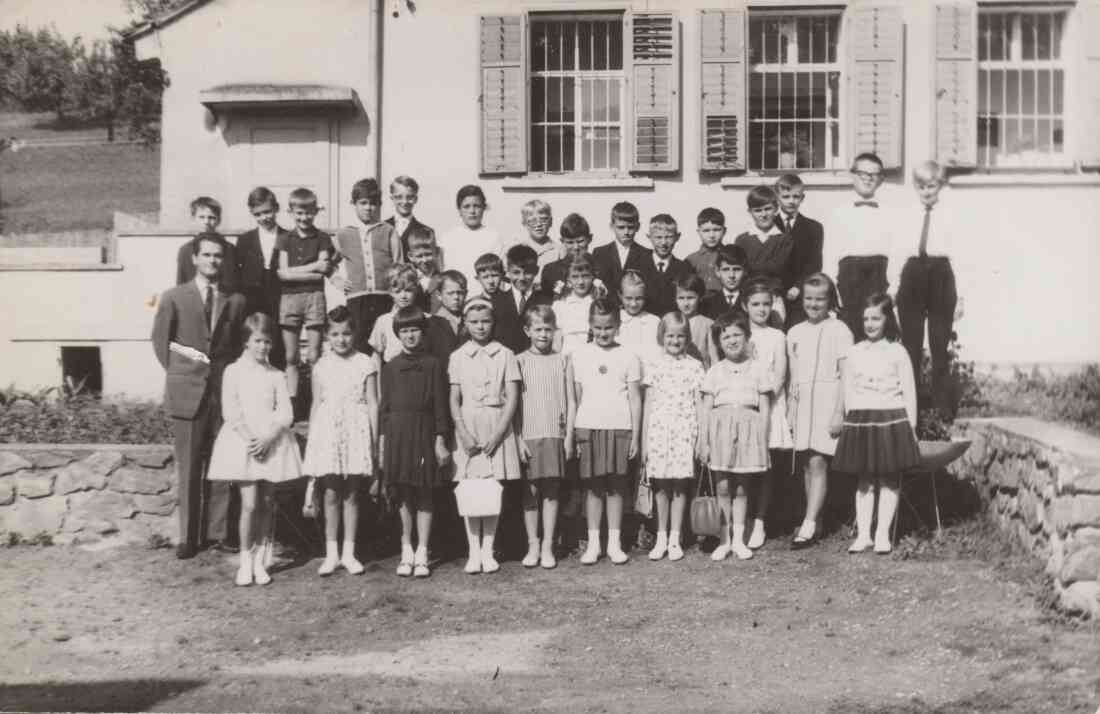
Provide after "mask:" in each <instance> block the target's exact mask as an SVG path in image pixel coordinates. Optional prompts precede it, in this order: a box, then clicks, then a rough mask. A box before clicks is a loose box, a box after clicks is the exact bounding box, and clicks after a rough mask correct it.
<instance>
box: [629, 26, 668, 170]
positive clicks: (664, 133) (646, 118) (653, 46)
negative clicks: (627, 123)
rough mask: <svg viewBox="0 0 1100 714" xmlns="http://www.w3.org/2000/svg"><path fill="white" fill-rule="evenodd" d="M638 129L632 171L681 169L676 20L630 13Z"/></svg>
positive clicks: (634, 118)
mask: <svg viewBox="0 0 1100 714" xmlns="http://www.w3.org/2000/svg"><path fill="white" fill-rule="evenodd" d="M626 19H627V36H628V38H629V40H630V53H629V59H630V62H631V73H630V76H631V80H632V82H631V91H632V94H633V110H634V116H633V120H634V127H633V128H634V131H633V144H634V146H633V152H632V161H631V163H630V169H631V170H632V171H676V170H678V169H679V168H680V160H679V159H680V140H679V138H680V127H679V106H680V70H679V57H680V40H679V38H680V33H679V27H678V25H677V22H676V16H675V15H672V14H670V13H661V12H633V13H627V16H626Z"/></svg>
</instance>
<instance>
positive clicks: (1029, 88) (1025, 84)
mask: <svg viewBox="0 0 1100 714" xmlns="http://www.w3.org/2000/svg"><path fill="white" fill-rule="evenodd" d="M1020 99H1021V100H1023V110H1022V113H1023V114H1034V113H1035V71H1034V70H1030V69H1024V70H1020Z"/></svg>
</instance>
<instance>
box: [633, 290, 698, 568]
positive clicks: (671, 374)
mask: <svg viewBox="0 0 1100 714" xmlns="http://www.w3.org/2000/svg"><path fill="white" fill-rule="evenodd" d="M657 343H658V344H659V345H660V346H661V348H662V350H663V354H662V355H661V356H660V357H659V358H657V359H656V360H654V361H653V362H652V363H651V364H649V365H648V367H647V369H646V372H645V380H644V384H645V411H644V418H643V421H642V460H643V462H644V464H645V470H646V475H647V477H648V478H649V480H650V482H651V486H652V488H653V489H654V491H655V499H654V500H655V501H656V502H657V542H656V543H655V544H654V546H653V549H652V550H651V551H649V559H650V560H660V559H661V558H663V557H665V555H666V554H667V555H668V559H669V560H680V559H681V558H683V557H684V551H683V548H682V546H681V544H680V531H681V528H682V525H683V521H684V505H685V504H686V502H687V496H686V491H687V486H688V484H690V483H691V478H692V476H693V474H694V467H695V451H696V448H697V447H698V446H700V444H699V443H698V439H699V418H698V417H699V414H698V411H699V405H700V400H699V390H700V388H701V387H702V384H703V365H702V364H701V363H700V362H699V360H697V359H695V358H694V357H692V356H690V355H689V354H688V350H689V349H690V347H691V327H690V325H689V324H688V319H687V318H686V317H684V315H683V314H682V313H679V312H670V313H668V314H667V315H665V316H664V317H663V318H661V321H660V323H659V324H658V325H657Z"/></svg>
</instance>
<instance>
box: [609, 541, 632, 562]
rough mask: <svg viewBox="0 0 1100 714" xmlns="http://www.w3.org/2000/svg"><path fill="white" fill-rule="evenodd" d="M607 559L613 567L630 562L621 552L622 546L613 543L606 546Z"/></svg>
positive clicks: (628, 557) (627, 556)
mask: <svg viewBox="0 0 1100 714" xmlns="http://www.w3.org/2000/svg"><path fill="white" fill-rule="evenodd" d="M607 557H608V559H610V560H611V562H612V563H614V564H615V565H622V564H623V563H625V562H626V561H628V560H630V556H629V555H627V554H626V553H624V552H623V549H622V546H618V545H615V544H613V543H612V544H609V545H608V546H607Z"/></svg>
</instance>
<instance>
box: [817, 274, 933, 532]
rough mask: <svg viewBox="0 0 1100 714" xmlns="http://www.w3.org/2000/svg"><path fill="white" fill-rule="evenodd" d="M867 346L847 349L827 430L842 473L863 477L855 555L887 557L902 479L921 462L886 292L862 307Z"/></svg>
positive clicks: (912, 385)
mask: <svg viewBox="0 0 1100 714" xmlns="http://www.w3.org/2000/svg"><path fill="white" fill-rule="evenodd" d="M863 332H864V334H865V335H866V336H867V339H866V340H865V341H863V342H859V343H857V344H856V345H855V346H853V347H852V348H851V349H849V350H848V357H847V359H846V360H845V361H844V365H843V369H842V371H841V383H842V385H843V389H842V399H841V401H840V402H838V403H837V406H836V412H835V413H834V415H833V421H832V423H831V424H830V426H829V431H830V433H832V435H833V436H838V435H839V437H840V439H839V440H838V441H837V445H836V456H834V457H833V468H834V469H836V470H837V471H843V472H845V473H851V474H856V475H858V476H859V487H858V488H857V490H856V540H855V542H854V543H852V546H851V547H850V548H848V552H849V553H862V552H863V551H865V550H867V549H868V548H870V547H871V546H872V545H874V549H875V552H876V553H889V552H890V550H891V543H890V525H891V524H892V523H893V522H894V514H895V513H896V511H897V507H898V485H897V476H896V475H897V474H901V473H903V472H905V471H907V470H909V469H911V468H913V467H914V466H916V465H917V464H918V463H919V462H920V452H919V450H918V449H917V439H916V435H915V433H914V429H915V428H916V425H917V388H916V381H915V380H914V378H913V365H912V363H911V362H910V360H909V357H908V352H906V351H905V348H904V347H902V346H901V344H900V343H899V342H898V340H899V339H900V338H901V330H899V329H898V321H897V318H896V317H894V301H893V300H891V299H890V296H888V295H885V294H883V293H877V294H875V295H871V296H870V297H868V298H867V300H866V301H865V302H864V308H863ZM876 482H877V485H878V525H877V528H876V529H875V539H874V541H872V540H871V519H872V516H873V515H874V510H875V486H876Z"/></svg>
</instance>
